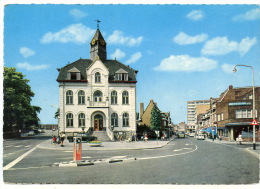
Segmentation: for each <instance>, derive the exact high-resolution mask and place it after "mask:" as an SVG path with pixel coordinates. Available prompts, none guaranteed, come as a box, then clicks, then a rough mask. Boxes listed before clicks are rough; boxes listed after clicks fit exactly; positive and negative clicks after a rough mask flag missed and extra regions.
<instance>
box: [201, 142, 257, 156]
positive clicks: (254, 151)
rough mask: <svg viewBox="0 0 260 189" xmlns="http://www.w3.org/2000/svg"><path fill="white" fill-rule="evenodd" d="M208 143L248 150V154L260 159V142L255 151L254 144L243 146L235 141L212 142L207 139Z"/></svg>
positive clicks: (244, 143)
mask: <svg viewBox="0 0 260 189" xmlns="http://www.w3.org/2000/svg"><path fill="white" fill-rule="evenodd" d="M206 141H208V142H214V143H219V144H226V145H229V146H233V147H237V148H241V149H244V150H246V151H247V152H249V153H251V154H252V155H254V156H256V157H257V158H258V159H260V142H256V149H255V150H253V143H252V142H242V145H239V144H237V143H236V142H235V141H232V142H231V141H225V140H214V141H213V140H212V139H206Z"/></svg>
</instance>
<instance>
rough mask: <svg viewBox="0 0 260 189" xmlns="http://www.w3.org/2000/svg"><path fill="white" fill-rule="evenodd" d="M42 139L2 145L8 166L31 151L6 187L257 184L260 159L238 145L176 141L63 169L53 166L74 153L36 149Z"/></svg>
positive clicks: (100, 154) (95, 155)
mask: <svg viewBox="0 0 260 189" xmlns="http://www.w3.org/2000/svg"><path fill="white" fill-rule="evenodd" d="M44 139H46V137H44V136H42V137H40V136H39V137H34V138H31V139H30V140H28V141H27V140H20V141H18V142H17V143H15V140H13V141H4V146H5V150H4V158H3V162H4V166H6V165H7V164H8V163H10V162H11V161H12V160H13V159H15V158H17V157H19V155H21V154H23V153H25V152H26V151H27V152H28V151H29V150H32V149H33V151H31V152H30V153H29V154H28V155H27V156H25V157H24V158H22V159H21V160H20V161H19V162H18V163H16V164H15V165H14V166H12V167H11V168H9V169H8V170H4V172H3V177H4V181H5V182H6V183H38V184H39V183H43V184H185V185H187V184H188V185H190V184H228V185H230V184H252V183H258V182H259V160H258V159H257V158H256V157H254V156H253V155H251V154H249V153H247V152H246V151H245V150H243V149H239V148H236V147H235V146H228V145H220V144H215V143H213V142H208V141H198V140H196V139H194V138H185V139H174V140H173V141H172V142H170V143H169V144H168V145H166V146H165V147H163V148H159V149H146V150H120V151H111V150H110V151H88V152H87V151H86V152H84V154H82V159H86V160H94V159H95V160H98V159H108V158H111V157H115V156H121V157H126V158H136V160H134V159H132V160H130V161H123V162H117V163H108V162H106V163H96V164H95V165H89V166H82V167H66V168H64V167H56V166H53V164H54V163H55V162H63V161H65V162H66V161H70V160H72V151H54V150H47V149H38V148H36V149H34V147H35V145H37V144H39V143H40V142H42V141H43V140H44ZM10 143H11V144H13V145H17V146H19V145H27V147H26V146H24V149H20V151H19V152H18V150H17V149H16V148H18V147H17V146H16V147H15V146H13V147H11V145H10ZM8 145H9V147H8ZM29 145H32V146H29ZM9 148H10V149H9ZM15 149H16V150H15ZM10 153H14V154H13V155H10ZM8 154H9V155H8ZM12 156H14V158H11V157H12Z"/></svg>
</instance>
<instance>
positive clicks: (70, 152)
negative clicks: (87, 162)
mask: <svg viewBox="0 0 260 189" xmlns="http://www.w3.org/2000/svg"><path fill="white" fill-rule="evenodd" d="M63 152H70V153H71V152H73V151H63Z"/></svg>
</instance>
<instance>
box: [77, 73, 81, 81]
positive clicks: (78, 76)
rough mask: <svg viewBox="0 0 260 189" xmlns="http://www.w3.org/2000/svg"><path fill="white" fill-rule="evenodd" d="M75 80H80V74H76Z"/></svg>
mask: <svg viewBox="0 0 260 189" xmlns="http://www.w3.org/2000/svg"><path fill="white" fill-rule="evenodd" d="M77 80H80V72H78V73H77Z"/></svg>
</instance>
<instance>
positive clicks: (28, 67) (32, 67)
mask: <svg viewBox="0 0 260 189" xmlns="http://www.w3.org/2000/svg"><path fill="white" fill-rule="evenodd" d="M16 66H17V67H18V68H22V69H26V70H28V71H33V70H43V69H46V68H48V67H49V65H47V64H42V65H31V64H29V63H27V62H24V63H17V64H16Z"/></svg>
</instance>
